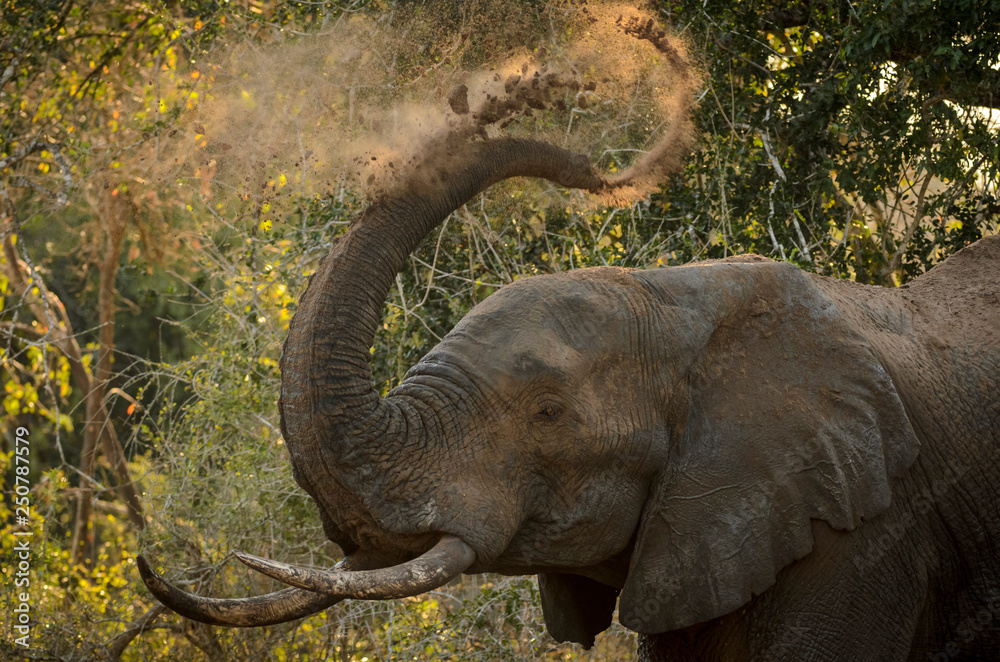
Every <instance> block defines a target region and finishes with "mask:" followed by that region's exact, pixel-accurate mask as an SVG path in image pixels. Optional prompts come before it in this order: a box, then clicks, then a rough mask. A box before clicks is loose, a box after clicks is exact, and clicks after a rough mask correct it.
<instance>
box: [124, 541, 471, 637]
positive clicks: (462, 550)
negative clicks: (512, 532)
mask: <svg viewBox="0 0 1000 662" xmlns="http://www.w3.org/2000/svg"><path fill="white" fill-rule="evenodd" d="M234 554H235V556H236V558H237V559H239V560H240V561H241V562H242V563H244V564H246V565H247V566H249V567H251V568H253V569H254V570H257V571H258V572H261V573H263V574H265V575H267V576H269V577H273V578H274V579H277V580H279V581H282V582H284V583H286V584H289V585H290V586H291V587H292V588H287V589H283V590H281V591H276V592H274V593H269V594H267V595H261V596H255V597H250V598H233V599H223V598H206V597H203V596H199V595H194V594H192V593H188V592H187V591H184V590H182V589H180V588H178V587H176V586H174V585H173V584H171V583H169V582H168V581H166V580H165V579H164V578H163V577H162V576H160V575H159V574H158V573H156V572H155V571H154V570H153V569H152V568H151V567H150V565H149V563H148V562H147V561H146V559H145V558H143V557H142V556H141V555H140V556H139V557H138V559H137V564H138V566H139V574H140V575H141V576H142V581H143V582H144V583H145V584H146V587H147V588H148V589H149V591H150V592H151V593H152V594H153V595H154V596H156V598H157V599H159V600H160V602H162V603H163V604H165V605H166V606H168V607H170V608H171V609H172V610H174V611H175V612H177V613H178V614H180V615H181V616H184V617H186V618H189V619H191V620H195V621H199V622H202V623H208V624H209V625H223V626H228V627H259V626H263V625H275V624H278V623H285V622H287V621H292V620H295V619H298V618H302V617H304V616H308V615H310V614H314V613H316V612H318V611H322V610H324V609H326V608H328V607H331V606H333V605H334V604H336V603H338V602H340V601H341V600H344V599H347V598H353V599H362V600H391V599H395V598H403V597H410V596H413V595H419V594H420V593H425V592H427V591H430V590H433V589H436V588H439V587H441V586H443V585H445V584H447V583H448V582H449V581H451V580H452V579H454V578H455V577H457V576H458V575H460V574H461V573H462V572H464V571H465V570H466V569H467V568H469V567H470V566H471V565H472V564H473V563H475V561H476V553H475V552H474V551H473V549H472V548H471V547H469V545H467V544H466V543H465V542H463V541H462V540H461V539H460V538H458V537H456V536H453V535H443V536H441V539H440V540H439V541H438V542H437V544H435V545H434V546H433V547H432V548H431V549H430V550H428V551H427V552H425V553H423V554H421V555H420V556H418V557H416V558H414V559H412V560H410V561H406V562H404V563H400V564H397V565H393V566H389V567H385V568H374V569H365V568H364V567H363V566H364V565H366V564H365V562H364V560H363V559H362V558H361V556H360V555H359V554H358V553H356V554H352V555H349V556H347V557H346V558H345V559H344V560H342V561H341V562H340V563H338V564H337V565H336V566H334V567H333V568H323V569H316V568H306V567H301V566H294V565H289V564H287V563H281V562H279V561H271V560H269V559H263V558H260V557H258V556H253V555H252V554H245V553H243V552H234ZM359 567H360V569H358V568H359Z"/></svg>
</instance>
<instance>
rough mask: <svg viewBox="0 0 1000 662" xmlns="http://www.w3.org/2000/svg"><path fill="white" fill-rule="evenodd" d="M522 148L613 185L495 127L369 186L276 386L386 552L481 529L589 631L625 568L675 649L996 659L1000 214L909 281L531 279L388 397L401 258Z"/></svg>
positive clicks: (517, 163) (466, 322)
mask: <svg viewBox="0 0 1000 662" xmlns="http://www.w3.org/2000/svg"><path fill="white" fill-rule="evenodd" d="M514 175H530V176H537V177H545V178H548V179H551V180H553V181H555V182H557V183H560V184H562V185H564V186H575V187H580V188H586V189H590V190H594V191H601V190H605V191H606V190H608V189H609V188H610V187H613V186H614V185H616V184H615V183H613V182H612V183H609V182H606V181H604V180H602V179H600V178H599V177H598V176H597V175H596V173H594V171H593V170H592V169H591V168H590V166H589V165H588V164H587V163H586V160H585V159H582V158H581V157H575V156H572V155H570V154H568V153H566V152H563V151H562V150H558V149H556V148H552V147H549V146H546V145H542V144H540V143H531V142H526V141H512V140H497V141H485V142H483V143H478V147H476V148H475V149H472V150H470V152H469V154H467V155H466V156H464V157H463V158H462V159H458V158H457V157H456V158H455V160H454V161H449V165H448V166H447V168H444V169H441V170H440V171H434V172H433V173H432V174H427V173H425V174H424V176H423V177H422V179H421V180H420V181H414V182H410V183H409V184H404V185H402V186H401V187H400V188H399V190H397V191H396V192H394V194H393V195H392V196H390V197H386V198H385V199H383V200H380V201H378V202H377V203H376V204H374V205H372V206H371V207H370V208H369V209H368V210H366V211H365V212H364V214H362V216H361V217H360V218H359V219H358V220H357V222H356V223H355V224H354V225H353V227H352V228H351V230H350V232H349V233H348V234H347V235H346V236H345V237H343V238H341V239H340V240H339V241H338V242H337V243H336V244H335V246H334V248H333V250H332V252H331V254H330V255H329V256H328V257H327V258H326V259H325V260H324V261H323V263H322V264H321V266H320V268H319V270H318V271H317V273H316V275H315V276H314V277H313V278H312V281H311V284H310V286H309V288H308V291H307V292H306V294H305V295H304V296H303V298H302V301H301V303H300V306H299V310H298V312H297V314H296V316H295V318H294V320H293V322H292V325H291V330H290V334H289V338H288V340H287V343H286V346H285V351H284V355H283V358H282V393H281V400H280V407H281V414H282V424H283V430H284V436H285V439H286V442H287V445H288V448H289V450H290V452H291V456H292V461H293V464H294V468H295V477H296V480H297V481H298V482H299V484H300V485H301V486H302V487H303V488H304V489H305V490H306V491H307V492H308V493H309V494H310V495H311V496H312V497H313V499H314V500H315V501H316V503H317V505H318V507H319V510H320V514H321V516H322V519H323V523H324V526H325V529H326V532H327V534H328V535H329V537H330V538H331V540H333V541H334V542H336V543H338V544H339V545H340V546H341V547H343V548H344V549H345V551H346V552H348V553H351V552H355V551H358V550H360V552H361V553H364V554H365V555H366V556H367V557H368V558H378V559H380V562H381V563H383V564H390V563H397V562H399V561H404V560H407V559H410V558H412V557H414V556H415V555H417V554H419V553H421V552H424V551H426V550H427V549H428V548H430V547H431V545H432V544H433V543H434V542H435V541H436V540H437V539H438V538H439V537H440V536H441V535H442V534H452V535H455V536H458V537H459V538H460V539H461V540H462V541H464V542H465V543H466V544H467V545H469V546H470V547H471V548H472V550H474V552H475V557H476V561H475V562H474V563H473V565H472V566H471V567H470V568H469V569H468V570H467V572H484V571H496V572H502V573H508V574H538V575H539V578H540V586H541V591H542V599H543V608H544V611H545V619H546V623H547V625H548V627H549V631H550V632H551V633H552V634H553V635H554V636H555V637H556V638H557V639H561V640H573V641H578V642H581V643H584V644H585V645H590V644H591V643H592V642H593V637H594V636H595V635H596V634H597V633H598V632H600V631H602V630H603V629H604V628H605V627H606V626H607V625H608V623H609V622H610V619H611V614H612V611H613V609H614V606H615V604H616V598H617V604H618V607H619V619H620V620H621V622H622V623H623V624H624V625H625V626H626V627H629V628H631V629H633V630H636V631H638V632H640V633H642V634H643V635H647V636H643V637H640V646H639V649H640V654H641V655H642V656H644V657H645V658H646V659H650V660H688V659H704V660H757V659H759V660H772V659H789V660H880V661H884V660H925V659H927V656H928V654H932V655H933V654H936V653H938V652H939V651H945V650H946V647H948V646H951V647H954V646H958V649H959V650H960V652H961V654H962V655H964V656H965V657H964V658H963V659H993V658H992V657H991V656H992V655H993V654H994V653H993V651H996V650H1000V628H996V627H994V624H995V623H997V622H998V621H1000V577H998V573H1000V551H998V545H1000V515H998V512H1000V511H998V506H1000V498H998V493H1000V489H998V487H997V485H998V482H1000V471H998V453H1000V446H998V442H1000V438H998V437H1000V433H998V428H1000V381H998V375H1000V340H998V335H1000V331H998V329H1000V301H998V294H997V293H998V292H1000V239H998V238H997V237H991V238H989V239H985V240H983V241H981V242H979V243H978V244H976V245H974V246H972V247H970V248H967V249H966V250H964V251H962V252H961V253H960V254H958V255H956V256H954V257H952V258H951V259H950V260H948V261H947V262H946V263H945V264H943V265H941V266H939V267H937V268H935V269H934V270H932V271H931V272H930V273H928V274H927V275H925V276H923V277H922V278H920V279H918V280H916V281H915V282H913V283H912V284H911V285H909V286H904V287H901V288H898V289H896V290H892V291H889V290H884V289H878V288H873V287H865V286H860V285H857V284H854V283H850V282H838V281H833V280H828V279H825V278H821V277H817V276H813V275H810V274H806V273H804V272H802V271H800V270H799V269H797V268H795V267H793V266H791V265H788V264H781V263H775V262H771V261H767V260H763V259H761V258H753V257H747V258H742V259H732V260H729V261H722V262H711V263H700V264H695V265H691V266H687V267H680V268H670V269H659V270H652V271H626V270H621V269H614V268H603V269H587V270H580V271H575V272H570V273H562V274H555V275H549V276H539V277H534V278H530V279H525V280H522V281H518V282H516V283H514V284H512V285H509V286H507V287H505V288H503V289H502V290H500V291H499V292H497V293H496V294H494V295H493V296H491V297H489V298H488V299H487V300H486V301H484V302H483V303H481V304H480V305H479V306H477V307H476V308H475V309H474V310H472V311H471V312H470V313H469V314H468V315H467V316H466V318H465V319H463V320H462V321H461V323H459V324H458V325H457V326H456V327H455V329H454V330H453V331H452V332H451V333H450V334H448V336H447V337H446V338H445V339H444V340H443V341H442V342H441V343H440V344H439V345H438V346H437V347H435V348H434V349H433V350H431V351H430V352H429V353H428V354H427V355H426V356H425V357H424V359H423V360H422V361H421V362H420V363H419V364H417V365H416V366H414V367H413V368H412V369H411V370H410V371H409V373H408V374H407V376H406V378H405V380H404V381H403V383H402V384H401V385H400V386H399V387H398V388H396V389H394V390H393V391H392V392H391V393H390V394H389V395H388V396H387V397H386V398H384V399H382V398H379V396H378V394H377V393H376V391H375V390H374V388H373V387H372V383H371V372H370V368H369V365H368V358H369V353H368V348H369V347H370V346H371V344H372V339H373V337H374V333H375V330H376V328H377V325H378V324H379V321H380V319H381V310H382V306H383V301H384V298H385V296H386V293H387V292H388V290H389V287H390V286H392V283H393V279H394V278H395V275H396V273H397V272H398V270H399V269H400V268H401V267H402V265H403V263H404V261H405V260H406V258H407V255H408V254H409V253H410V252H411V251H412V250H413V249H414V248H415V247H416V245H417V244H418V243H419V241H420V240H421V238H422V237H424V236H425V235H426V234H427V233H428V232H429V231H430V230H431V229H433V227H434V226H435V225H436V224H437V223H439V222H440V221H441V220H443V219H444V218H445V217H446V216H447V215H448V214H449V213H450V212H451V211H452V210H453V209H455V208H457V207H459V206H460V205H461V204H463V203H464V202H465V201H466V200H468V199H469V198H470V197H472V196H473V195H475V194H476V193H477V192H478V191H480V190H482V189H484V188H485V187H486V186H488V185H490V184H491V183H493V182H495V181H499V180H500V179H503V178H506V177H509V176H514ZM991 610H993V611H991ZM984 614H985V616H984ZM977 617H978V618H979V619H980V621H979V622H976V620H975V619H976V618H977ZM987 617H989V618H991V619H992V621H991V622H988V623H987V624H986V625H985V626H980V625H979V623H981V622H983V621H984V619H986V618H987ZM970 618H971V619H973V620H972V622H973V623H976V625H975V627H976V628H979V630H975V629H972V628H971V627H970V626H969V622H968V619H970ZM949 642H950V643H949ZM948 650H949V651H953V650H954V648H949V649H948ZM945 654H946V655H947V654H950V653H945ZM940 659H944V658H940Z"/></svg>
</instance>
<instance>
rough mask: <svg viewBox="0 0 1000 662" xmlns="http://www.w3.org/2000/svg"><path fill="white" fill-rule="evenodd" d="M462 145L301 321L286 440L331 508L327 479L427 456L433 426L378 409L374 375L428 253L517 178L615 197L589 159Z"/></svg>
mask: <svg viewBox="0 0 1000 662" xmlns="http://www.w3.org/2000/svg"><path fill="white" fill-rule="evenodd" d="M456 142H457V141H441V143H440V144H439V145H438V146H437V147H436V148H434V149H432V150H431V153H430V155H429V156H427V157H426V158H424V159H423V164H424V165H423V166H418V167H415V168H414V169H413V170H412V171H411V174H410V175H409V176H408V177H407V178H406V179H405V180H404V181H403V182H401V183H400V184H399V185H397V186H396V187H395V190H394V191H393V193H392V194H391V195H386V196H384V197H383V198H382V199H379V200H377V201H376V202H375V203H373V204H372V205H371V206H370V207H368V208H367V209H366V210H365V211H364V212H363V213H362V214H361V215H360V217H359V218H357V219H356V220H355V221H354V222H353V223H352V226H351V228H350V229H349V230H348V231H347V232H346V233H345V234H344V235H343V236H342V237H340V238H339V239H338V240H337V241H336V242H335V243H334V246H333V248H332V250H331V251H330V253H329V255H327V256H326V257H325V258H324V259H323V260H322V261H321V262H320V265H319V268H318V269H317V271H316V273H315V274H314V275H313V276H312V278H311V279H310V282H309V286H308V288H307V289H306V292H305V294H304V295H303V296H302V299H301V301H300V303H299V308H298V311H297V312H296V314H295V316H294V318H293V319H292V322H291V325H290V329H289V334H288V339H287V340H286V342H285V347H284V351H283V353H282V357H281V374H282V379H281V398H280V400H279V408H280V412H281V421H282V431H283V435H284V437H285V440H286V443H287V445H288V448H289V451H290V453H291V455H292V462H293V465H294V467H295V475H296V478H297V480H299V482H300V484H302V486H303V487H304V488H305V489H306V490H307V491H308V492H309V493H310V494H311V495H312V496H313V497H314V498H317V501H318V502H319V503H320V504H322V499H321V498H318V496H319V493H320V492H322V491H323V490H322V489H319V488H320V486H321V485H323V484H325V483H327V481H329V478H330V477H329V474H328V473H324V472H329V471H331V470H336V471H343V470H345V469H348V468H356V467H361V466H363V465H365V464H368V463H369V461H370V458H371V454H372V453H373V452H375V450H376V449H378V450H377V452H378V454H379V456H381V457H385V456H386V454H387V453H391V452H392V450H391V449H392V448H396V447H398V445H401V444H404V443H405V444H407V445H409V446H411V447H413V446H414V445H415V444H416V445H420V440H414V439H412V438H408V435H413V434H415V433H414V432H413V429H414V428H417V429H422V428H423V427H424V426H413V425H410V424H408V422H407V415H405V414H404V415H401V414H400V411H399V409H398V407H396V406H395V405H394V404H393V403H390V402H386V401H385V400H383V399H381V398H380V397H379V394H378V393H377V391H376V390H375V388H374V385H373V383H372V373H371V367H370V365H369V360H370V357H371V354H370V348H371V346H372V343H373V341H374V337H375V330H376V328H377V327H378V325H379V323H380V321H381V315H382V307H383V305H384V301H385V298H386V296H387V295H388V292H389V289H390V288H391V287H392V284H393V281H394V280H395V277H396V274H397V273H398V272H399V271H400V270H401V269H402V268H403V266H404V265H405V262H406V260H407V258H408V256H409V254H410V253H411V252H412V251H413V250H414V249H416V247H417V246H418V244H419V243H420V241H421V240H422V239H423V238H424V237H425V236H426V235H427V234H428V233H429V232H431V231H432V230H433V229H434V228H435V226H437V225H438V224H439V223H441V222H442V221H443V220H444V219H445V218H446V217H447V216H448V215H449V214H450V213H451V212H452V211H454V210H455V209H457V208H459V207H460V206H461V205H463V204H465V202H467V201H468V200H469V199H471V198H472V197H473V196H475V195H476V194H477V193H479V192H480V191H483V190H484V189H486V188H487V187H489V186H490V185H491V184H494V183H496V182H498V181H501V180H503V179H506V178H509V177H515V176H529V177H540V178H544V179H548V180H550V181H553V182H555V183H558V184H561V185H563V186H566V187H571V188H584V189H588V190H593V191H598V190H602V189H605V188H607V187H608V184H607V183H606V182H605V180H603V179H602V178H601V177H600V176H599V175H598V174H597V173H596V172H595V171H594V169H593V168H592V167H591V165H590V163H589V161H588V160H587V159H586V157H584V156H582V155H578V154H573V153H571V152H568V151H566V150H564V149H561V148H559V147H555V146H552V145H548V144H546V143H542V142H537V141H530V140H518V139H497V140H486V141H482V142H467V141H462V142H460V143H458V144H455V143H456ZM411 422H412V421H411ZM331 458H334V459H333V460H331ZM336 478H337V479H338V480H339V481H340V482H341V484H346V485H350V484H352V483H354V481H351V480H344V478H345V477H344V476H339V477H336ZM322 509H323V508H322V505H321V510H322Z"/></svg>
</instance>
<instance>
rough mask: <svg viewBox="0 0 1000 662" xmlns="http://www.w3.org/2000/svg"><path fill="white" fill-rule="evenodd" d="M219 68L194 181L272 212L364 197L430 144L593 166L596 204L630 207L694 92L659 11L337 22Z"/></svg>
mask: <svg viewBox="0 0 1000 662" xmlns="http://www.w3.org/2000/svg"><path fill="white" fill-rule="evenodd" d="M213 68H214V71H215V74H214V79H215V80H214V84H213V86H212V88H211V92H210V93H209V94H207V95H206V97H205V98H204V99H203V100H202V101H201V102H200V103H199V105H198V107H197V108H196V109H195V110H194V111H193V112H192V113H191V114H190V117H189V118H188V121H189V122H190V123H191V125H192V126H194V127H195V129H194V130H195V131H196V132H197V133H198V134H203V135H204V139H203V140H202V142H201V143H199V147H198V149H199V150H200V153H199V154H198V155H197V159H198V167H199V171H198V175H199V176H201V177H203V178H205V179H206V180H210V181H211V182H212V184H211V185H212V188H213V190H215V191H216V192H217V195H219V194H222V192H228V193H236V194H238V195H239V196H240V198H241V199H243V200H248V199H257V200H266V201H267V204H268V205H272V206H274V205H277V206H280V205H281V204H282V201H283V200H286V201H287V200H290V199H291V198H292V197H293V196H301V195H328V194H330V193H332V192H334V191H336V190H338V189H342V188H343V187H356V188H358V189H359V190H361V191H362V192H363V193H364V194H365V195H366V196H367V197H369V198H372V197H375V196H378V195H380V194H382V193H384V192H386V191H388V190H391V189H392V188H393V186H395V185H397V183H398V182H400V181H402V180H403V179H405V178H406V177H408V176H412V174H413V173H415V172H417V171H418V170H419V167H420V165H421V164H422V163H425V159H426V158H427V154H429V153H430V152H429V150H428V145H432V144H434V143H440V141H441V140H444V139H448V140H452V141H454V140H456V139H459V140H478V139H482V138H488V137H497V136H501V135H509V136H515V137H525V138H533V139H537V140H544V141H547V142H550V143H553V144H557V145H560V146H562V147H565V148H567V149H571V150H573V151H577V152H582V153H584V154H587V155H588V156H589V157H590V158H591V161H592V163H594V164H595V165H596V166H597V167H598V168H601V169H603V170H604V171H605V172H606V173H607V177H608V180H609V182H610V185H609V187H608V189H607V190H606V191H605V192H604V194H603V196H602V201H603V202H612V203H617V204H622V203H627V202H630V201H632V200H634V199H637V198H640V197H644V196H645V195H648V193H649V192H650V191H651V190H652V188H653V187H655V185H656V184H657V183H658V182H659V181H661V180H662V178H663V176H664V175H666V174H668V173H669V172H671V171H675V170H677V169H678V168H679V167H680V158H681V157H682V156H683V153H684V152H685V151H686V150H687V149H688V148H689V146H690V144H691V143H692V142H693V139H694V131H693V129H692V127H691V125H690V123H689V121H688V115H689V111H690V107H691V104H692V100H693V98H694V95H695V91H696V89H697V87H698V86H699V81H700V77H699V75H698V71H697V68H696V67H695V65H694V64H693V63H692V62H691V60H690V58H689V55H688V53H687V50H686V48H685V45H684V43H683V41H682V40H681V39H679V38H678V37H676V36H674V35H671V34H670V33H669V32H667V30H666V29H665V28H664V27H662V26H661V24H660V23H659V21H658V19H657V17H656V15H655V14H654V13H653V12H651V11H648V10H643V9H636V8H635V6H634V5H624V4H616V3H610V2H550V3H548V4H546V5H541V6H537V5H536V6H529V5H527V4H526V3H511V2H509V1H508V2H499V1H497V0H485V1H480V2H472V3H466V4H464V5H463V6H462V7H456V6H455V5H454V3H450V2H438V3H433V2H431V3H428V4H424V5H421V6H420V7H419V8H411V9H396V10H394V11H392V12H390V13H387V14H383V15H382V16H380V17H377V18H373V17H371V16H367V15H362V14H345V15H343V16H342V17H341V18H340V19H339V20H338V21H337V22H336V23H335V24H334V25H332V26H330V27H329V28H328V29H327V30H326V31H324V32H323V33H322V34H317V35H312V36H296V37H294V38H289V39H287V40H285V41H284V42H282V43H278V44H275V45H272V46H270V47H268V48H264V49H260V50H253V49H250V48H249V47H240V48H235V49H232V50H231V51H230V54H229V56H228V59H226V60H225V61H219V62H216V63H215V64H214V67H213ZM275 211H277V210H275Z"/></svg>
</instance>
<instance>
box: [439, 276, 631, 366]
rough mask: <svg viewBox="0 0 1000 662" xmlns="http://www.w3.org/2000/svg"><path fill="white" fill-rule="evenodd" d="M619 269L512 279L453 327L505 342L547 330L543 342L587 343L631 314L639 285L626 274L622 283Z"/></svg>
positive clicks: (525, 339) (537, 337) (625, 321)
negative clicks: (633, 299)
mask: <svg viewBox="0 0 1000 662" xmlns="http://www.w3.org/2000/svg"><path fill="white" fill-rule="evenodd" d="M607 272H613V273H607ZM622 273H623V272H622V270H618V269H613V270H612V269H584V270H579V271H576V272H569V273H560V274H548V275H544V276H534V277H531V278H526V279H523V280H519V281H516V282H514V283H512V284H510V285H508V286H506V287H504V288H502V289H501V290H499V291H498V292H496V293H494V294H493V295H491V296H489V297H487V298H486V300H484V301H483V302H481V303H480V304H479V305H477V306H476V307H475V308H473V309H472V310H471V311H470V312H469V314H468V315H466V317H465V318H464V319H463V320H462V321H461V322H459V324H458V325H456V327H455V329H454V331H455V332H457V333H458V334H464V335H467V336H471V337H472V338H473V339H480V340H482V341H485V342H489V343H491V344H501V345H504V346H510V345H511V341H512V340H513V339H515V338H516V339H517V340H518V341H519V342H521V343H527V344H529V345H530V344H532V343H534V342H535V341H537V340H540V339H541V336H543V335H547V337H546V338H545V340H546V341H547V342H552V341H556V342H562V343H566V344H570V345H572V346H574V347H577V348H579V349H583V348H586V347H587V346H589V344H590V343H591V342H593V341H594V340H599V339H600V338H602V337H604V336H606V335H607V333H605V332H606V331H607V330H608V329H607V327H608V326H612V327H614V326H620V325H622V324H630V323H631V321H632V320H633V319H634V315H633V311H632V306H630V305H629V301H630V300H631V299H632V298H633V296H632V294H633V292H636V291H639V290H638V288H637V287H636V286H635V285H634V284H633V281H632V279H631V277H630V276H625V278H626V279H627V280H628V283H627V284H628V287H625V286H623V283H622ZM609 276H613V277H612V278H609ZM543 331H546V332H549V333H547V334H546V333H542V332H543Z"/></svg>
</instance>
